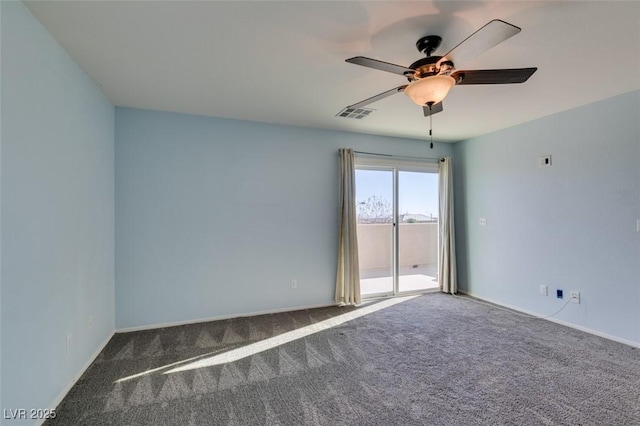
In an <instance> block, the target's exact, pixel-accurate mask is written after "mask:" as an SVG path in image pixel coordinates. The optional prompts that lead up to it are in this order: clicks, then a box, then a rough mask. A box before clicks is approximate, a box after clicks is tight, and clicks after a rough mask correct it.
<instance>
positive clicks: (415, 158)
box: [353, 151, 443, 162]
mask: <svg viewBox="0 0 640 426" xmlns="http://www.w3.org/2000/svg"><path fill="white" fill-rule="evenodd" d="M353 152H354V153H355V154H365V155H377V156H380V157H389V158H399V159H403V160H434V161H436V162H437V161H440V160H441V159H442V158H443V157H407V156H402V155H391V154H379V153H377V152H364V151H353Z"/></svg>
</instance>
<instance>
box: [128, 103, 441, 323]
mask: <svg viewBox="0 0 640 426" xmlns="http://www.w3.org/2000/svg"><path fill="white" fill-rule="evenodd" d="M339 119H340V118H336V120H339ZM341 147H352V148H355V149H358V150H364V151H373V152H380V153H391V154H396V155H407V156H438V155H442V154H450V152H451V150H452V147H451V145H446V144H445V145H444V146H436V148H434V150H430V149H429V148H428V145H427V143H426V142H425V141H418V140H407V139H394V138H385V137H376V136H367V135H363V134H355V133H344V132H336V131H328V130H317V129H308V128H298V127H288V126H278V125H271V124H262V123H255V122H246V121H236V120H228V119H217V118H207V117H198V116H189V115H180V114H172V113H162V112H152V111H145V110H135V109H122V108H116V326H117V328H125V327H136V326H144V325H152V324H162V323H170V322H180V321H189V320H196V319H203V318H211V317H219V316H227V315H239V314H246V313H251V312H259V311H268V310H275V309H283V308H295V307H300V306H310V305H318V304H329V303H331V302H332V301H333V298H334V288H335V274H336V248H337V229H338V196H337V189H338V177H337V175H338V155H337V150H338V148H341ZM292 279H296V280H297V281H298V289H297V290H295V291H292V290H291V288H290V287H291V286H290V281H291V280H292Z"/></svg>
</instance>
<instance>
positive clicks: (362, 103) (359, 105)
mask: <svg viewBox="0 0 640 426" xmlns="http://www.w3.org/2000/svg"><path fill="white" fill-rule="evenodd" d="M405 87H407V85H406V84H405V85H404V86H398V87H394V88H393V89H391V90H387V91H386V92H382V93H379V94H377V95H375V96H372V97H370V98H367V99H365V100H364V101H360V102H358V103H357V104H353V105H349V106H348V107H347V108H362V107H363V106H365V105H369V104H370V103H373V102H375V101H379V100H380V99H384V98H386V97H388V96H391V95H393V94H396V93H398V92H402V91H404V88H405Z"/></svg>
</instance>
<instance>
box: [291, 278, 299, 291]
mask: <svg viewBox="0 0 640 426" xmlns="http://www.w3.org/2000/svg"><path fill="white" fill-rule="evenodd" d="M297 288H298V280H291V290H295V289H297Z"/></svg>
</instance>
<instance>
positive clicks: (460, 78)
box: [451, 68, 538, 85]
mask: <svg viewBox="0 0 640 426" xmlns="http://www.w3.org/2000/svg"><path fill="white" fill-rule="evenodd" d="M537 69H538V68H512V69H500V70H472V71H456V72H454V73H453V74H451V77H453V78H454V79H455V80H456V84H457V85H459V84H511V83H524V82H525V81H527V80H528V79H529V77H531V75H532V74H533V73H534V72H536V70H537Z"/></svg>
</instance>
